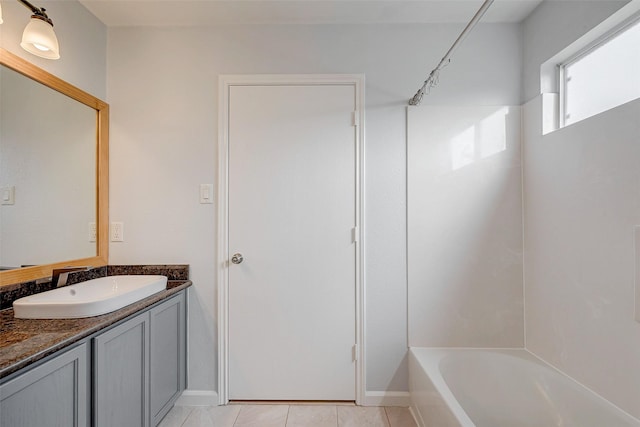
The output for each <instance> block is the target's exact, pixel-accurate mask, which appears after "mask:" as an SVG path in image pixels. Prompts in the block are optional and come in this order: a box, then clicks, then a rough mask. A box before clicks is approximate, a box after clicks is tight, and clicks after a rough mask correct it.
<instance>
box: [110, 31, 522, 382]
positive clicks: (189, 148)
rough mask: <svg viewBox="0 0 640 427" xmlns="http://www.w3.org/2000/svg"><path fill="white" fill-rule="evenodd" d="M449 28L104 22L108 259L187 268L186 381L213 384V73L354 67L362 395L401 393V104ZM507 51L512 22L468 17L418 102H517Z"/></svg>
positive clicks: (514, 60) (440, 49)
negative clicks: (201, 194) (204, 189)
mask: <svg viewBox="0 0 640 427" xmlns="http://www.w3.org/2000/svg"><path fill="white" fill-rule="evenodd" d="M462 27H463V24H458V25H307V26H295V25H280V26H267V25H250V26H249V25H247V26H243V25H234V26H216V27H210V28H141V27H138V28H112V29H110V31H109V43H108V44H109V50H108V73H107V75H108V99H109V102H110V104H111V107H112V122H111V132H112V133H111V171H112V174H111V218H112V220H114V221H123V222H124V224H125V242H123V243H112V244H111V256H110V258H111V259H110V260H111V262H112V263H138V262H140V263H157V262H186V263H189V264H190V265H191V274H192V278H193V281H194V284H195V286H194V291H193V292H192V293H191V301H190V304H191V305H190V319H189V325H190V326H189V328H190V349H189V350H190V351H189V367H190V377H189V388H190V389H194V390H215V389H216V388H217V384H216V374H215V371H216V346H215V342H216V333H215V331H216V274H217V272H216V267H215V260H216V254H215V248H216V232H215V227H216V209H215V205H200V204H198V185H199V184H200V183H213V182H216V176H217V151H216V150H217V148H216V147H217V114H218V111H217V102H218V93H217V79H218V76H219V75H220V74H260V73H283V74H284V73H286V74H293V73H364V74H365V75H366V89H365V97H366V120H365V121H366V125H365V131H366V137H365V138H366V141H365V144H366V154H365V168H366V178H365V186H366V189H365V190H366V206H365V222H366V231H365V238H366V242H365V251H366V266H365V269H366V271H365V274H366V277H365V280H366V315H367V323H366V328H367V336H366V351H367V390H369V391H405V390H407V370H406V363H405V355H406V347H407V278H406V219H405V218H406V196H405V194H406V166H405V165H406V130H405V129H406V112H405V107H406V105H407V100H408V99H409V98H410V97H411V96H413V94H414V93H415V91H416V90H417V89H418V87H419V85H420V84H421V82H422V81H423V80H424V79H425V78H426V75H427V74H428V72H429V71H430V69H431V68H432V67H433V66H435V65H436V64H437V62H438V61H439V60H440V58H441V57H442V55H443V54H444V53H445V51H446V49H447V48H448V47H449V46H450V44H451V43H452V42H453V40H455V38H456V37H457V36H458V34H459V32H460V31H461V29H462ZM520 47H521V38H520V31H519V26H518V25H511V24H504V25H497V24H496V25H493V24H492V25H480V26H479V27H478V28H476V30H475V32H474V36H473V37H470V38H469V39H467V41H466V42H465V44H464V45H463V46H462V47H460V49H459V50H458V51H457V53H456V56H455V58H454V60H453V62H452V63H451V65H449V66H448V67H447V68H446V69H445V70H444V71H443V72H442V75H441V83H440V86H439V87H438V88H437V89H435V90H434V91H433V93H432V94H431V95H429V97H427V98H426V99H425V103H427V104H450V105H464V104H468V105H480V104H483V105H505V104H506V105H513V104H516V105H518V104H519V103H520V87H521V82H520V76H521V70H520V64H521V56H520ZM310 102H313V100H310Z"/></svg>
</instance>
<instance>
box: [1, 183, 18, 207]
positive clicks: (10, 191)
mask: <svg viewBox="0 0 640 427" xmlns="http://www.w3.org/2000/svg"><path fill="white" fill-rule="evenodd" d="M0 201H1V202H2V204H3V205H14V204H15V203H16V187H14V186H10V187H2V188H1V189H0Z"/></svg>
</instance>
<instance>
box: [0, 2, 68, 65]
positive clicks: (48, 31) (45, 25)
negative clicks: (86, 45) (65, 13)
mask: <svg viewBox="0 0 640 427" xmlns="http://www.w3.org/2000/svg"><path fill="white" fill-rule="evenodd" d="M18 1H19V2H20V3H22V4H23V5H24V7H26V8H27V9H29V10H31V13H33V14H32V15H31V20H30V21H29V23H28V24H27V26H26V27H25V28H24V32H23V33H22V42H21V43H20V46H21V47H22V48H23V49H24V50H26V51H27V52H29V53H31V54H33V55H36V56H39V57H41V58H46V59H59V58H60V47H59V46H58V38H57V37H56V33H55V32H54V31H53V22H52V21H51V19H50V18H49V17H48V16H47V14H46V13H45V9H44V8H37V7H35V6H34V5H32V4H31V3H29V2H28V1H27V0H18ZM0 24H2V9H0Z"/></svg>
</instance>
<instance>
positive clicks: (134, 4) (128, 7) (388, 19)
mask: <svg viewBox="0 0 640 427" xmlns="http://www.w3.org/2000/svg"><path fill="white" fill-rule="evenodd" d="M79 1H80V3H82V4H83V5H84V6H85V7H86V8H87V9H89V10H90V11H91V12H92V13H93V14H94V15H95V16H96V17H98V19H100V20H101V21H102V22H104V23H105V24H106V25H107V26H109V27H115V26H201V25H216V24H240V23H245V24H373V23H375V24H380V23H388V24H406V23H454V22H455V23H458V22H468V21H469V20H471V18H472V17H473V15H474V14H475V13H476V11H477V10H478V9H479V8H480V6H481V5H482V3H483V0H79ZM541 2H542V0H495V1H494V3H493V4H492V5H491V7H490V8H489V10H488V12H487V14H486V15H485V16H484V17H483V18H482V22H520V21H522V20H523V19H524V18H525V17H526V16H527V15H529V13H531V11H533V9H535V8H536V6H538V4H540V3H541Z"/></svg>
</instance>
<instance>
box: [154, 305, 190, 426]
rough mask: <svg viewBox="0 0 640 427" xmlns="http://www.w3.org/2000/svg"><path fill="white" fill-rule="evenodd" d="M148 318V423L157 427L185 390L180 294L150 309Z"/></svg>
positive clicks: (183, 313) (184, 341)
mask: <svg viewBox="0 0 640 427" xmlns="http://www.w3.org/2000/svg"><path fill="white" fill-rule="evenodd" d="M149 315H150V347H151V348H150V353H149V357H150V369H151V378H150V384H151V390H150V399H151V402H150V405H151V421H152V425H153V426H155V425H157V424H158V423H159V422H160V421H161V420H162V418H163V417H164V416H165V415H166V413H167V412H169V410H171V408H172V407H173V403H174V402H175V401H176V399H177V398H178V397H179V396H180V394H181V393H182V391H183V390H184V389H185V378H186V369H185V367H186V347H187V340H186V333H185V331H186V324H185V297H184V293H180V294H179V295H177V296H175V297H173V298H171V299H169V300H167V301H165V302H163V303H162V304H160V305H158V306H156V307H154V308H152V309H151V310H150V311H149Z"/></svg>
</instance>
